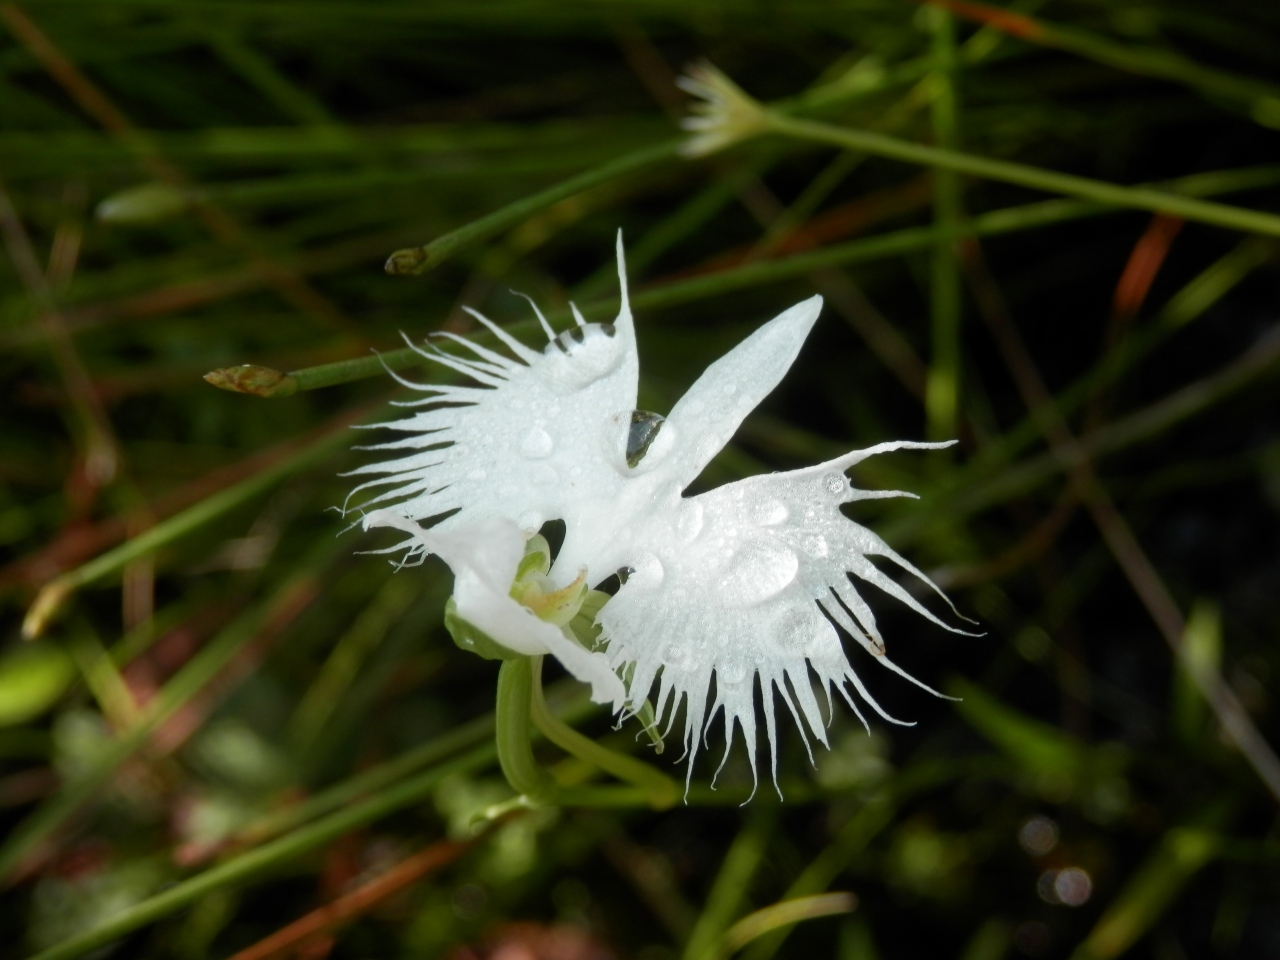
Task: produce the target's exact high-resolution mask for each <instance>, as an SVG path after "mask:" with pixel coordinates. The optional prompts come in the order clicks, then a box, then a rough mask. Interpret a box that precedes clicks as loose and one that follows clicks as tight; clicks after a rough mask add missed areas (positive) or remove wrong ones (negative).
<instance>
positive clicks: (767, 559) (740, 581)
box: [720, 540, 800, 607]
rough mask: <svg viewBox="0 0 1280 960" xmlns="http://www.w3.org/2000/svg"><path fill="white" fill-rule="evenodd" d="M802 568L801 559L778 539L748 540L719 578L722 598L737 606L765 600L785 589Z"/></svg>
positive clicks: (728, 603) (745, 605) (746, 605)
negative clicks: (722, 576) (720, 578)
mask: <svg viewBox="0 0 1280 960" xmlns="http://www.w3.org/2000/svg"><path fill="white" fill-rule="evenodd" d="M799 569H800V560H799V558H798V557H797V556H796V555H795V553H794V552H793V551H792V550H791V549H790V548H788V547H787V546H786V545H785V544H782V543H779V542H778V541H776V540H751V541H748V542H747V543H746V544H744V545H743V546H742V547H741V548H740V549H739V550H738V552H737V555H736V556H735V557H734V559H733V563H732V565H731V566H730V568H729V570H728V571H727V572H726V574H725V576H724V578H723V579H722V580H721V581H720V600H721V602H723V603H724V604H726V605H727V606H734V607H750V606H755V605H756V604H757V603H763V602H764V601H766V600H768V599H769V598H771V597H776V596H777V595H778V594H779V593H781V592H782V591H783V590H785V589H786V588H787V586H788V585H789V584H790V583H791V581H793V580H794V579H795V578H796V572H797V571H798V570H799Z"/></svg>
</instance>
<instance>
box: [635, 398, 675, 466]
mask: <svg viewBox="0 0 1280 960" xmlns="http://www.w3.org/2000/svg"><path fill="white" fill-rule="evenodd" d="M665 422H666V418H665V417H663V416H661V415H660V414H657V413H650V412H649V411H648V410H633V411H631V425H630V427H629V428H628V429H627V466H628V467H635V466H636V465H637V464H639V463H640V461H641V460H643V459H644V458H645V454H647V453H648V452H649V448H650V447H651V446H652V445H653V441H654V440H656V439H657V438H658V431H660V430H661V429H662V425H663V424H664V423H665Z"/></svg>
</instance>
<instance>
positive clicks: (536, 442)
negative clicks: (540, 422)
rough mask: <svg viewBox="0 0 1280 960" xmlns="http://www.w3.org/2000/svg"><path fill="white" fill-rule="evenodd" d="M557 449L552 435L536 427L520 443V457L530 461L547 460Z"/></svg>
mask: <svg viewBox="0 0 1280 960" xmlns="http://www.w3.org/2000/svg"><path fill="white" fill-rule="evenodd" d="M555 448H556V443H555V441H554V440H552V439H551V434H549V433H547V431H545V430H543V429H542V428H541V427H534V428H533V429H531V430H530V431H529V432H528V433H526V434H525V435H524V437H523V439H521V441H520V456H522V457H526V458H528V459H530V460H545V459H546V458H547V457H549V456H551V453H552V451H554V450H555Z"/></svg>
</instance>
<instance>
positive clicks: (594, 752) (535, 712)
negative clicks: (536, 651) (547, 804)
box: [499, 657, 680, 810]
mask: <svg viewBox="0 0 1280 960" xmlns="http://www.w3.org/2000/svg"><path fill="white" fill-rule="evenodd" d="M513 662H515V661H507V663H513ZM521 662H525V661H523V660H522V661H521ZM529 662H530V663H531V666H532V681H533V683H532V694H533V696H532V701H531V708H532V716H533V722H534V725H535V726H536V727H537V728H538V729H539V730H541V731H542V734H543V736H545V737H546V738H547V739H548V740H550V741H551V742H552V743H554V744H555V745H556V746H558V747H560V749H562V750H564V751H565V752H567V753H571V754H573V756H575V757H577V758H578V759H580V760H585V761H587V763H593V764H595V765H596V766H597V767H599V768H600V769H601V770H604V771H605V772H606V773H611V774H613V775H614V776H615V777H617V778H618V779H619V780H625V781H626V782H627V783H630V784H633V785H635V786H637V787H639V788H640V789H641V790H642V791H643V792H644V795H645V797H646V798H647V799H648V801H649V805H650V806H651V807H653V808H654V809H655V810H665V809H667V808H668V807H673V806H675V804H676V803H677V802H679V800H680V785H679V784H677V783H676V782H675V781H674V780H672V779H671V778H670V777H668V776H667V775H666V774H665V773H663V772H661V771H660V770H656V769H654V768H653V767H651V766H649V764H647V763H644V762H643V761H640V760H636V759H635V758H634V757H628V756H626V755H625V754H621V753H617V752H615V751H613V750H610V749H609V748H608V747H602V746H600V744H598V743H596V742H595V741H594V740H592V739H590V738H589V737H584V736H583V735H582V734H580V733H579V732H578V731H577V730H574V729H573V728H572V727H570V726H568V725H566V724H565V723H563V722H562V721H561V720H560V719H559V718H558V717H556V716H555V715H554V714H553V713H552V712H551V711H550V710H548V709H547V701H546V699H545V698H544V697H543V696H542V658H541V657H533V658H532V659H531V661H529ZM506 666H507V664H503V669H504V670H505V669H506ZM499 750H501V748H499ZM499 755H501V754H499ZM503 770H504V771H505V770H506V767H505V766H504V767H503ZM508 779H510V777H508Z"/></svg>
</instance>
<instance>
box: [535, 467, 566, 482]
mask: <svg viewBox="0 0 1280 960" xmlns="http://www.w3.org/2000/svg"><path fill="white" fill-rule="evenodd" d="M529 477H530V478H531V479H532V480H533V482H534V483H542V484H552V483H555V482H556V481H557V480H558V479H560V478H559V477H558V476H557V475H556V468H555V467H553V466H551V464H549V463H537V464H534V466H533V469H532V470H530V471H529Z"/></svg>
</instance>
